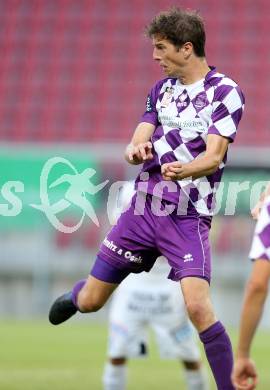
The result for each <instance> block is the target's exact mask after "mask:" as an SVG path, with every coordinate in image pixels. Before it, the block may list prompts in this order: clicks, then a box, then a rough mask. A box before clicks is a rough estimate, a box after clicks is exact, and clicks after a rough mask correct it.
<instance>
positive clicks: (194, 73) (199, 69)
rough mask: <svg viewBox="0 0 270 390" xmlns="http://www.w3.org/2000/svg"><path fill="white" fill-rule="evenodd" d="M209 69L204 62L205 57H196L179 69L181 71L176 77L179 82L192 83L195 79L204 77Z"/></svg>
mask: <svg viewBox="0 0 270 390" xmlns="http://www.w3.org/2000/svg"><path fill="white" fill-rule="evenodd" d="M209 71H210V68H209V66H208V64H207V62H206V59H205V58H203V59H201V58H198V57H196V58H193V59H192V60H191V61H190V62H189V63H187V64H186V65H185V66H184V67H183V68H182V69H181V72H180V74H179V75H178V79H179V81H180V82H181V84H185V85H189V84H194V83H196V81H199V80H201V79H204V78H205V76H206V75H207V73H208V72H209Z"/></svg>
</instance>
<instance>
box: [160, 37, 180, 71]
mask: <svg viewBox="0 0 270 390" xmlns="http://www.w3.org/2000/svg"><path fill="white" fill-rule="evenodd" d="M153 46H154V50H153V58H154V60H155V61H158V62H159V65H160V66H161V67H162V69H163V71H164V73H165V74H166V75H167V76H169V77H178V76H179V75H180V71H181V69H182V67H183V64H184V60H185V50H184V47H180V48H178V47H176V46H174V45H173V44H172V43H171V42H170V41H168V40H167V39H164V38H161V37H159V36H154V37H153Z"/></svg>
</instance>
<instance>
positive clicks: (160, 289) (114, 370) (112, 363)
mask: <svg viewBox="0 0 270 390" xmlns="http://www.w3.org/2000/svg"><path fill="white" fill-rule="evenodd" d="M134 193H135V191H134V182H132V181H128V182H126V183H125V184H124V185H123V187H121V189H120V191H119V193H118V198H117V200H116V204H117V207H116V208H115V210H113V211H114V212H113V215H112V219H114V220H115V223H116V221H117V219H118V218H119V217H120V215H121V213H122V212H123V210H125V209H126V208H127V206H128V204H129V202H130V200H131V198H132V196H133V195H134ZM168 271H169V266H168V264H167V261H166V259H164V258H159V259H157V261H156V263H155V265H154V267H153V268H152V270H151V272H147V273H146V272H143V273H142V274H140V275H136V274H131V275H129V276H128V277H127V278H126V279H125V280H124V281H123V282H122V283H121V285H120V287H119V288H118V289H117V291H116V293H115V295H114V297H113V300H112V303H111V306H110V313H109V347H108V358H109V359H108V362H107V364H106V365H105V368H104V375H103V384H104V390H125V389H126V386H127V379H128V377H127V365H126V363H127V360H128V359H129V358H136V357H144V356H146V355H147V350H148V348H147V330H148V328H149V327H151V328H152V329H153V330H154V332H155V336H156V341H157V343H158V346H159V350H160V355H161V357H162V358H164V359H179V360H180V361H181V362H182V364H183V367H184V373H185V380H186V383H187V389H188V390H206V389H208V383H207V378H206V375H205V372H204V370H203V368H202V365H201V362H200V352H199V348H198V346H197V343H196V341H195V339H194V331H193V329H192V327H191V324H190V321H189V320H188V316H187V313H186V310H185V304H184V300H183V296H182V294H180V299H179V284H178V283H176V282H172V281H170V280H168V279H167V280H166V276H167V274H168Z"/></svg>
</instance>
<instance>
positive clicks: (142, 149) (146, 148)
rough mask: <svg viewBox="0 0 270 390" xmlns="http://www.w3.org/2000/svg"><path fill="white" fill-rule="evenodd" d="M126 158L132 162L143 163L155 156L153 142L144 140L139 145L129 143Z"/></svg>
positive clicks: (135, 163)
mask: <svg viewBox="0 0 270 390" xmlns="http://www.w3.org/2000/svg"><path fill="white" fill-rule="evenodd" d="M126 158H127V161H128V162H129V163H130V164H134V165H137V164H141V163H143V162H145V161H147V160H151V159H152V158H153V154H152V143H151V142H149V141H148V142H144V143H141V144H138V145H136V146H135V145H133V144H129V145H128V147H127V149H126Z"/></svg>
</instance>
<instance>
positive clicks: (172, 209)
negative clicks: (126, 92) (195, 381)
mask: <svg viewBox="0 0 270 390" xmlns="http://www.w3.org/2000/svg"><path fill="white" fill-rule="evenodd" d="M147 31H148V35H149V37H150V38H151V39H152V43H153V57H154V60H155V61H157V62H158V63H159V65H160V66H161V68H162V69H163V71H164V73H165V74H166V76H167V77H166V78H165V79H163V80H160V81H159V82H157V83H156V84H155V85H154V87H153V88H152V89H151V92H150V94H149V96H148V98H147V102H146V111H145V113H144V115H143V116H142V119H141V122H140V123H139V125H138V126H137V128H136V129H135V133H134V135H133V137H132V140H131V143H130V144H129V145H128V147H127V149H126V153H125V158H126V160H127V162H128V163H130V164H142V163H143V167H142V171H141V174H140V175H139V176H138V178H137V180H136V185H137V192H136V195H135V196H134V197H133V199H132V203H131V206H130V208H129V209H128V210H127V211H126V212H125V213H123V214H122V215H121V217H120V218H119V220H118V222H117V224H116V226H114V227H113V228H112V229H111V230H110V232H109V233H108V235H107V237H106V238H105V240H104V241H103V243H102V245H101V247H100V250H99V252H98V255H97V259H96V262H95V264H94V266H93V268H92V270H91V274H90V276H89V277H88V279H87V280H81V281H79V282H77V283H76V285H75V286H74V287H73V289H72V291H71V292H69V293H66V294H64V295H62V296H61V297H59V298H58V299H57V300H56V301H55V302H54V304H53V306H52V307H51V310H50V315H49V318H50V321H51V322H52V323H53V324H55V325H56V324H59V323H61V322H63V321H65V320H67V319H68V318H69V317H71V316H72V315H73V314H75V313H76V311H77V310H79V311H81V312H93V311H96V310H99V309H100V308H101V307H102V306H103V305H104V304H105V302H106V301H107V300H108V298H109V297H110V295H111V294H112V292H113V291H114V290H115V289H116V288H117V286H118V285H119V283H121V282H122V280H123V279H125V278H126V277H127V275H128V274H129V273H130V272H134V273H140V272H142V271H149V270H150V269H151V268H152V266H153V264H154V262H155V260H156V258H157V257H159V256H160V255H163V256H165V257H166V258H167V260H168V263H169V265H170V267H171V271H170V274H169V278H170V279H172V280H175V281H180V283H181V289H182V292H183V295H184V301H185V305H186V309H187V312H188V315H189V318H190V319H191V321H192V323H193V325H194V326H195V328H196V329H197V331H198V333H199V335H200V339H201V341H202V342H203V344H204V348H205V352H206V356H207V359H208V362H209V364H210V367H211V369H212V372H213V375H214V377H215V381H216V384H217V387H218V389H226V390H230V389H233V385H232V382H231V371H232V365H233V356H232V348H231V343H230V339H229V337H228V335H227V333H226V331H225V328H224V326H223V325H222V324H221V323H220V322H219V321H218V320H217V318H216V315H215V313H214V309H213V306H212V302H211V299H210V290H209V284H210V279H211V260H210V245H209V239H208V236H209V230H210V226H211V218H212V214H213V205H214V199H215V192H216V190H217V188H218V183H219V182H220V180H221V177H222V172H223V169H224V167H225V164H226V161H227V150H228V146H229V144H230V143H231V142H233V141H234V138H235V135H236V130H237V127H238V124H239V121H240V119H241V116H242V111H243V106H244V97H243V93H242V91H241V89H240V88H239V86H238V85H237V84H236V83H235V82H234V81H233V80H231V79H230V78H228V77H226V76H225V75H223V74H221V73H219V72H218V71H217V70H216V69H215V68H214V67H209V65H208V64H207V61H206V58H205V30H204V25H203V21H202V19H201V17H200V16H199V15H198V14H197V13H195V12H191V11H185V10H182V9H175V8H173V9H171V10H169V11H168V12H163V13H161V14H159V15H157V16H156V17H155V18H154V19H153V20H152V22H151V23H150V25H149V26H148V30H147Z"/></svg>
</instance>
